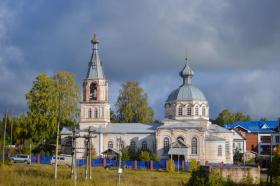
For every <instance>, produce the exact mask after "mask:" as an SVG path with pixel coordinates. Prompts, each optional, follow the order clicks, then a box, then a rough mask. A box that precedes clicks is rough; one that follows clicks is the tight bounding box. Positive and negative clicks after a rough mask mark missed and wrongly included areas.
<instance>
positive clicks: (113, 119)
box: [110, 110, 118, 123]
mask: <svg viewBox="0 0 280 186" xmlns="http://www.w3.org/2000/svg"><path fill="white" fill-rule="evenodd" d="M110 121H111V123H117V122H118V118H117V116H116V114H115V112H114V111H113V110H110Z"/></svg>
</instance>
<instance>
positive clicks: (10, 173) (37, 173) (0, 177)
mask: <svg viewBox="0 0 280 186" xmlns="http://www.w3.org/2000/svg"><path fill="white" fill-rule="evenodd" d="M70 173H71V171H70V168H68V167H59V169H58V179H57V181H56V182H55V181H54V179H53V177H54V168H53V167H52V166H50V165H24V164H14V165H12V166H10V167H8V166H2V167H0V186H23V185H24V186H29V185H32V186H35V185H40V186H41V185H42V186H45V185H56V186H72V185H74V182H73V179H72V178H71V174H70ZM92 176H93V179H92V180H87V181H85V180H84V178H83V168H82V167H80V169H79V174H78V181H77V185H78V186H90V185H96V186H103V185H104V186H114V185H117V171H116V170H105V169H103V168H96V167H94V168H93V169H92ZM189 176H190V174H189V173H186V172H183V173H168V172H160V171H148V170H130V169H125V170H124V172H123V174H122V175H121V185H122V186H130V185H133V186H138V185H139V186H140V185H141V186H142V185H143V186H157V185H160V186H164V185H166V186H171V185H172V186H176V185H184V184H185V183H186V182H187V180H188V178H189Z"/></svg>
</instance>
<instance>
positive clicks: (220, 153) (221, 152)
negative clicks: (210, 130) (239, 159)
mask: <svg viewBox="0 0 280 186" xmlns="http://www.w3.org/2000/svg"><path fill="white" fill-rule="evenodd" d="M222 155H223V147H222V145H218V156H222Z"/></svg>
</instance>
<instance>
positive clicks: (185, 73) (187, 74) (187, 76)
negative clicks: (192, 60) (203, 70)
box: [180, 49, 194, 85]
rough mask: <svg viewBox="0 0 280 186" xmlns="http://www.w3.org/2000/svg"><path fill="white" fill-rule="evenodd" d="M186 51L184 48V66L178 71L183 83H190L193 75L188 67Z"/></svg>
mask: <svg viewBox="0 0 280 186" xmlns="http://www.w3.org/2000/svg"><path fill="white" fill-rule="evenodd" d="M188 63H189V62H188V51H187V49H186V50H185V66H184V68H183V69H182V71H181V72H180V76H181V77H182V78H183V85H186V84H188V85H189V84H191V83H192V77H193V75H194V72H193V70H192V69H191V68H190V67H189V64H188Z"/></svg>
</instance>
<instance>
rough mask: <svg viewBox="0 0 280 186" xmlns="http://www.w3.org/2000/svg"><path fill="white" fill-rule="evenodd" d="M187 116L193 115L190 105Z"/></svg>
mask: <svg viewBox="0 0 280 186" xmlns="http://www.w3.org/2000/svg"><path fill="white" fill-rule="evenodd" d="M187 115H188V116H191V115H192V107H191V106H190V105H188V106H187Z"/></svg>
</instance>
